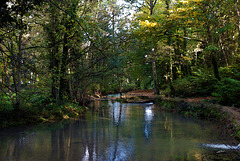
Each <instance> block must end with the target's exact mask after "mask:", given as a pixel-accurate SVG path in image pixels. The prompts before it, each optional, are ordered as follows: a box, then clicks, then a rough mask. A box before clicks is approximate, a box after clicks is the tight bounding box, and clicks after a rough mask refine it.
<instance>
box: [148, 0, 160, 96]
mask: <svg viewBox="0 0 240 161" xmlns="http://www.w3.org/2000/svg"><path fill="white" fill-rule="evenodd" d="M147 3H148V5H149V9H150V16H152V15H153V9H154V7H155V5H156V3H157V0H150V1H149V2H147ZM152 41H153V40H152ZM151 50H152V51H151V56H152V70H153V90H154V94H159V93H160V92H159V88H158V78H157V67H156V59H155V51H154V50H155V49H154V47H153V42H152V45H151Z"/></svg>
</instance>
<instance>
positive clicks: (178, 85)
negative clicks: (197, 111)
mask: <svg viewBox="0 0 240 161" xmlns="http://www.w3.org/2000/svg"><path fill="white" fill-rule="evenodd" d="M215 83H216V79H215V78H214V77H213V76H211V75H208V74H205V73H203V72H201V71H198V72H196V73H195V76H188V77H184V78H178V79H177V80H175V81H173V83H172V84H173V89H172V91H171V90H170V89H169V88H170V87H169V88H168V89H167V93H166V95H170V93H171V92H172V93H171V94H173V95H175V96H179V97H195V96H210V95H211V93H212V92H213V91H214V90H215V86H214V85H215Z"/></svg>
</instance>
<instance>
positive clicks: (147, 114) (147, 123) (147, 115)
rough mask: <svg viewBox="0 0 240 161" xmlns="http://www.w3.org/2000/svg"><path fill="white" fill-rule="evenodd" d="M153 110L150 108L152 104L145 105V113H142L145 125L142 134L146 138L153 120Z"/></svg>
mask: <svg viewBox="0 0 240 161" xmlns="http://www.w3.org/2000/svg"><path fill="white" fill-rule="evenodd" d="M153 116H154V113H153V110H152V105H149V106H146V107H145V114H144V119H145V126H144V134H145V137H146V139H148V138H149V135H150V134H151V122H152V120H153Z"/></svg>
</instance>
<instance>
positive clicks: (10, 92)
mask: <svg viewBox="0 0 240 161" xmlns="http://www.w3.org/2000/svg"><path fill="white" fill-rule="evenodd" d="M0 47H1V46H0ZM1 50H2V47H1ZM2 51H3V50H2ZM2 56H3V65H4V72H5V74H6V84H7V85H6V86H7V88H8V92H9V95H10V98H11V101H12V105H15V100H14V98H13V94H12V89H11V82H10V76H9V73H8V67H7V62H6V59H5V54H4V53H3V52H2Z"/></svg>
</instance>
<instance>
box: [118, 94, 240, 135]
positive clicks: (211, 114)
mask: <svg viewBox="0 0 240 161" xmlns="http://www.w3.org/2000/svg"><path fill="white" fill-rule="evenodd" d="M121 101H124V102H130V103H134V102H135V103H139V102H140V103H141V102H149V101H153V102H155V103H156V104H157V105H158V106H159V107H160V108H161V109H163V110H167V111H171V112H176V113H181V114H183V115H185V116H187V117H198V118H202V119H207V120H213V121H218V122H219V123H220V124H221V125H222V126H221V128H223V129H224V131H225V132H227V133H228V134H229V135H231V136H233V137H235V138H236V139H238V140H240V109H238V108H236V107H230V106H223V105H219V104H216V103H215V101H214V100H213V97H197V98H178V97H175V98H171V97H165V96H163V95H161V96H156V95H154V91H153V90H136V91H130V92H127V93H126V94H125V95H123V96H122V97H121Z"/></svg>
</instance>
